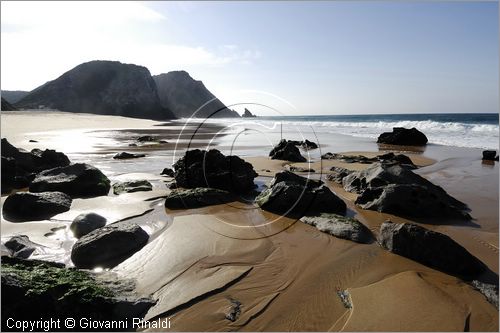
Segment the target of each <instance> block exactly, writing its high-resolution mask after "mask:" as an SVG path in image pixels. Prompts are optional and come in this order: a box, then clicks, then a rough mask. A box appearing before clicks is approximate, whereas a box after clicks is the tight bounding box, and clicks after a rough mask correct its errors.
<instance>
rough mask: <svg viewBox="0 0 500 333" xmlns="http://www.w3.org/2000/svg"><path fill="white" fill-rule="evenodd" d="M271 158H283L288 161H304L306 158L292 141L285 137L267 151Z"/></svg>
mask: <svg viewBox="0 0 500 333" xmlns="http://www.w3.org/2000/svg"><path fill="white" fill-rule="evenodd" d="M269 156H270V157H271V159H273V160H283V161H290V162H305V161H306V159H305V157H304V156H302V155H301V154H300V151H299V149H298V148H297V147H296V146H295V144H294V143H293V142H290V141H287V140H285V139H283V140H281V141H280V142H279V143H278V144H277V145H276V146H275V147H274V148H273V149H272V150H271V152H270V153H269Z"/></svg>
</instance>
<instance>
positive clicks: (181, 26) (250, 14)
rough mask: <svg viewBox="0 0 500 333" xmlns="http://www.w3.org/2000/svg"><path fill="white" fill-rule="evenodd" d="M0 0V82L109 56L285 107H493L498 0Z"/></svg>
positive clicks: (234, 98)
mask: <svg viewBox="0 0 500 333" xmlns="http://www.w3.org/2000/svg"><path fill="white" fill-rule="evenodd" d="M1 6H2V64H1V66H2V77H1V79H2V89H21V90H31V89H33V88H35V87H36V86H38V85H40V84H43V83H44V82H45V81H48V80H51V79H54V78H56V77H57V76H59V75H60V74H62V73H63V72H64V71H66V70H69V69H70V68H72V67H74V66H76V65H78V64H79V63H81V62H84V61H89V60H93V59H107V60H119V61H122V62H126V63H136V64H140V65H143V66H146V67H148V68H149V69H150V71H151V72H152V74H159V73H163V72H168V71H170V70H179V69H184V70H187V71H188V72H189V73H190V74H191V76H193V77H194V78H195V79H198V80H202V81H203V82H204V83H205V85H206V86H207V87H208V88H209V89H210V90H211V91H212V92H213V93H214V94H215V95H216V96H218V97H219V98H220V99H221V100H222V101H223V102H225V103H226V104H233V103H238V102H249V101H250V102H251V101H255V102H263V103H271V104H272V103H275V102H276V101H278V100H279V101H283V100H285V101H286V102H287V105H288V104H292V105H293V106H295V108H293V110H292V111H290V110H286V111H284V112H285V113H289V112H293V113H295V114H366V113H407V112H408V113H432V112H498V100H499V98H498V89H499V85H498V78H499V68H498V61H499V54H498V46H499V45H498V38H499V36H498V3H497V2H396V1H387V2H382V1H380V2H378V1H371V2H361V1H355V2H347V1H346V2H341V1H335V2H326V1H324V2H194V3H185V2H183V3H180V2H141V3H133V2H126V3H117V2H114V3H103V2H89V3H79V4H75V3H62V4H61V3H42V4H38V3H26V2H24V3H23V2H20V3H17V4H16V3H8V2H2V3H1ZM96 13H99V14H96ZM82 17H84V19H82ZM257 91H258V92H257ZM263 96H264V97H263ZM270 96H271V97H270ZM280 103H281V102H280ZM278 104H279V103H278ZM282 105H284V104H282ZM258 113H260V114H263V113H264V114H265V113H266V111H265V110H258Z"/></svg>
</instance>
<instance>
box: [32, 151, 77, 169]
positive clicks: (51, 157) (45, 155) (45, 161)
mask: <svg viewBox="0 0 500 333" xmlns="http://www.w3.org/2000/svg"><path fill="white" fill-rule="evenodd" d="M31 154H33V155H35V156H37V157H38V158H37V159H36V162H37V169H38V170H47V169H52V168H57V167H62V166H68V165H70V163H71V162H70V160H69V158H68V156H66V155H65V154H64V153H61V152H57V151H55V150H52V149H45V150H41V149H33V150H32V151H31Z"/></svg>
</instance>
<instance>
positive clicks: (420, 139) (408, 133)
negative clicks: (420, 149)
mask: <svg viewBox="0 0 500 333" xmlns="http://www.w3.org/2000/svg"><path fill="white" fill-rule="evenodd" d="M377 143H385V144H390V145H401V146H424V145H426V144H427V137H426V136H425V134H424V133H422V132H420V131H419V130H417V129H416V128H415V127H413V128H411V129H407V128H403V127H394V128H393V129H392V132H385V133H382V134H380V136H379V137H378V139H377Z"/></svg>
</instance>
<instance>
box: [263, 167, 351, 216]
mask: <svg viewBox="0 0 500 333" xmlns="http://www.w3.org/2000/svg"><path fill="white" fill-rule="evenodd" d="M255 202H256V203H257V205H259V206H260V207H261V208H262V209H264V210H268V211H271V212H273V213H277V214H286V215H290V216H303V215H306V214H308V215H316V214H319V213H323V212H324V213H336V214H345V211H346V204H345V203H344V201H342V200H341V199H339V198H338V197H337V196H336V195H335V194H334V193H333V192H332V191H331V190H330V189H329V188H328V187H326V186H325V185H324V184H323V182H322V181H320V180H312V179H307V178H305V177H301V176H299V175H296V174H294V173H291V172H289V171H282V172H279V173H277V174H276V175H275V176H274V178H273V180H272V181H271V183H270V184H269V187H268V188H267V189H265V190H264V191H262V192H261V193H260V194H259V195H258V196H257V198H255Z"/></svg>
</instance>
